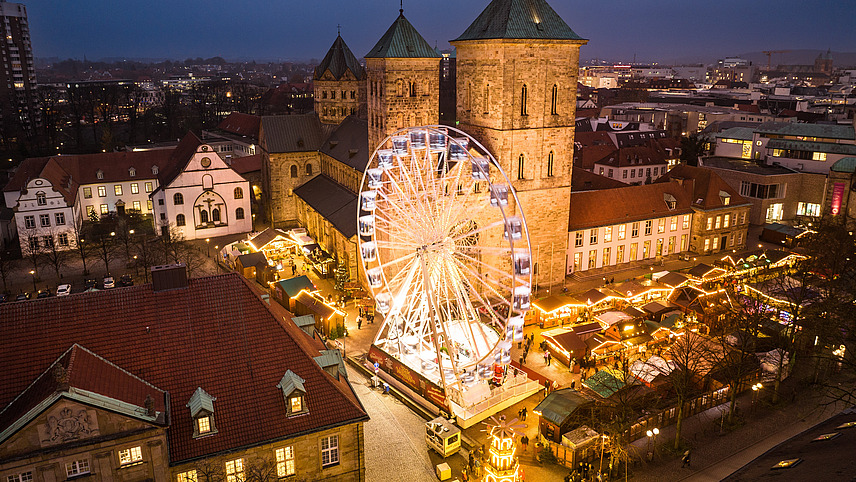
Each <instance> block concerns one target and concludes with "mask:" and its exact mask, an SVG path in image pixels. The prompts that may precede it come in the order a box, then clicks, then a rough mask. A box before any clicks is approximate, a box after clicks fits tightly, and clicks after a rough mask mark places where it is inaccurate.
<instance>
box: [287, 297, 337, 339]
mask: <svg viewBox="0 0 856 482" xmlns="http://www.w3.org/2000/svg"><path fill="white" fill-rule="evenodd" d="M294 314H296V315H313V316H314V317H315V328H316V329H317V330H318V331H319V332H321V333H323V334H324V335H325V336H330V334H331V333H332V332H333V331H334V330H335V331H336V332H338V331H339V330H341V329H344V326H345V312H343V311H340V310H338V309H337V308H336V307H334V306H332V304H331V303H328V302H327V301H325V300H324V299H322V298H320V297H319V296H317V295H316V294H314V293H309V292H307V291H306V290H301V291H300V292H299V293H298V294H297V296H295V297H294Z"/></svg>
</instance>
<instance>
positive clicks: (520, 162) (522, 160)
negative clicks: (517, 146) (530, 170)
mask: <svg viewBox="0 0 856 482" xmlns="http://www.w3.org/2000/svg"><path fill="white" fill-rule="evenodd" d="M525 162H526V158H525V157H523V154H520V156H518V157H517V179H525V178H524V177H523V166H524V163H525Z"/></svg>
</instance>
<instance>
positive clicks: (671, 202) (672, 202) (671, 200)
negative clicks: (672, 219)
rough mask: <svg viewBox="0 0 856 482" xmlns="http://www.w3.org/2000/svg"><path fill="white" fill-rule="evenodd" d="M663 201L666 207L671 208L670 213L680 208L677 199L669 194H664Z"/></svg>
mask: <svg viewBox="0 0 856 482" xmlns="http://www.w3.org/2000/svg"><path fill="white" fill-rule="evenodd" d="M663 201H665V202H666V206H667V207H668V208H669V211H672V210H674V209H675V208H676V207H677V206H678V200H677V199H675V196H672V195H671V194H669V193H665V194H663Z"/></svg>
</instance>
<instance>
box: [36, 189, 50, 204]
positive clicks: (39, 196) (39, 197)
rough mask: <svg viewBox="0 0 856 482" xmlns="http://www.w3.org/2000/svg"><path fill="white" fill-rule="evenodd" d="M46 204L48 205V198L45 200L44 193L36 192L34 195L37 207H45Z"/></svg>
mask: <svg viewBox="0 0 856 482" xmlns="http://www.w3.org/2000/svg"><path fill="white" fill-rule="evenodd" d="M47 203H48V198H47V196H45V193H44V192H42V191H39V192H37V193H36V204H38V205H39V206H45V205H47Z"/></svg>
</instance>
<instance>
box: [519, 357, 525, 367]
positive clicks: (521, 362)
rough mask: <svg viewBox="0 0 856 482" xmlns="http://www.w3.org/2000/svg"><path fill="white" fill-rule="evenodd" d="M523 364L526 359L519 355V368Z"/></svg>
mask: <svg viewBox="0 0 856 482" xmlns="http://www.w3.org/2000/svg"><path fill="white" fill-rule="evenodd" d="M525 364H526V357H524V356H523V355H520V366H523V365H525Z"/></svg>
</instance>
